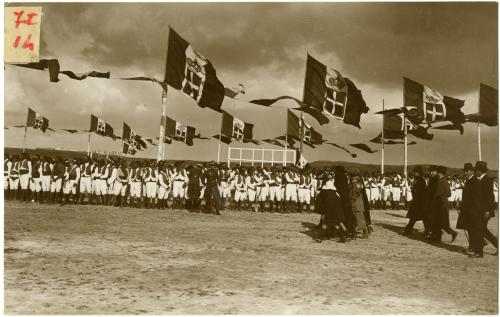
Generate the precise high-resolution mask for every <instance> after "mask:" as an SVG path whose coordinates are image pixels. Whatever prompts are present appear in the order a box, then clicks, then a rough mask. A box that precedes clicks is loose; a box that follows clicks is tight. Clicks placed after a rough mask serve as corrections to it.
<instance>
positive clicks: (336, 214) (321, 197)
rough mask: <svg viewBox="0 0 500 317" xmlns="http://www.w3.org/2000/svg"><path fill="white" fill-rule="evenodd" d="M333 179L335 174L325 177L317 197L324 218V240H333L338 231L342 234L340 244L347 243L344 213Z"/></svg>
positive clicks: (325, 175) (327, 174)
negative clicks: (335, 232)
mask: <svg viewBox="0 0 500 317" xmlns="http://www.w3.org/2000/svg"><path fill="white" fill-rule="evenodd" d="M333 179H334V173H325V174H324V175H323V179H322V186H321V189H320V192H319V194H318V197H317V207H318V210H319V211H320V213H321V217H322V221H321V224H322V229H323V230H325V231H324V232H325V235H324V238H326V239H329V238H331V237H332V236H333V233H334V231H335V230H336V231H338V232H339V233H340V242H345V241H346V235H345V234H346V228H345V226H344V212H343V210H342V203H341V200H340V196H339V195H338V193H337V191H336V188H335V185H334V181H333Z"/></svg>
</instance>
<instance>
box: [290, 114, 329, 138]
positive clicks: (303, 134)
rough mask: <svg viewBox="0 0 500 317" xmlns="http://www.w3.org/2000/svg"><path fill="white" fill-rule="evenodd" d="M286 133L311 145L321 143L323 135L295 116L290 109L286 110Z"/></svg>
mask: <svg viewBox="0 0 500 317" xmlns="http://www.w3.org/2000/svg"><path fill="white" fill-rule="evenodd" d="M287 134H288V137H290V138H292V139H295V140H298V141H300V140H301V139H302V141H303V142H304V143H305V144H307V145H309V146H311V147H314V145H320V144H322V143H323V136H322V135H321V134H320V133H319V132H317V131H316V130H314V128H312V127H311V125H309V124H307V123H306V122H305V121H304V119H303V118H299V117H297V116H296V115H295V114H293V112H291V111H290V110H288V119H287Z"/></svg>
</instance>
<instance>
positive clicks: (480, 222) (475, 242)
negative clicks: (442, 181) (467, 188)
mask: <svg viewBox="0 0 500 317" xmlns="http://www.w3.org/2000/svg"><path fill="white" fill-rule="evenodd" d="M487 172H488V166H487V163H486V162H483V161H478V162H476V165H475V166H474V173H475V175H476V177H477V179H478V184H479V186H478V187H479V190H478V194H479V206H478V210H477V213H476V215H475V216H476V220H477V221H476V222H475V223H476V224H477V225H476V226H475V227H474V229H473V230H472V231H471V244H472V249H473V251H474V253H473V254H471V255H470V257H474V258H477V257H482V256H483V248H484V243H483V240H484V239H486V240H488V241H489V242H490V243H491V244H493V246H494V247H495V248H497V253H496V254H498V239H497V238H496V237H495V236H494V235H493V234H492V233H491V232H490V230H489V229H488V221H489V220H490V218H492V217H494V216H495V196H494V195H493V179H492V178H491V177H489V176H488V175H487V174H486V173H487Z"/></svg>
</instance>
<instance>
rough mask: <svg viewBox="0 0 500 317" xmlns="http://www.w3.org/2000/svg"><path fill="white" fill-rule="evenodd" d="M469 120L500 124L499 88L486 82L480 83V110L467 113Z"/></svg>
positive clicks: (491, 125) (492, 124) (490, 124)
mask: <svg viewBox="0 0 500 317" xmlns="http://www.w3.org/2000/svg"><path fill="white" fill-rule="evenodd" d="M467 121H471V122H480V123H484V124H486V125H487V126H489V127H494V126H496V125H498V90H497V89H495V88H493V87H490V86H488V85H485V84H480V85H479V112H478V113H474V114H470V115H467Z"/></svg>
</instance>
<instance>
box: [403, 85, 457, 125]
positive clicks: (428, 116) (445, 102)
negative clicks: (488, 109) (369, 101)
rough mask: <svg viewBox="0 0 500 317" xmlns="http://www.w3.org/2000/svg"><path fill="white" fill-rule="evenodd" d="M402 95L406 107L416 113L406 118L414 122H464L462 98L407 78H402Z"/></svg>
mask: <svg viewBox="0 0 500 317" xmlns="http://www.w3.org/2000/svg"><path fill="white" fill-rule="evenodd" d="M403 83H404V84H403V86H404V87H403V97H404V107H406V109H410V110H411V109H415V110H416V112H415V113H416V115H409V116H408V119H409V120H410V121H411V122H413V123H416V124H422V123H424V124H431V123H434V122H439V121H451V122H452V123H454V124H462V123H464V122H465V115H464V113H463V112H462V107H463V106H464V103H465V102H464V100H460V99H457V98H453V97H449V96H443V95H442V94H441V93H439V92H437V91H435V90H433V89H431V88H429V87H427V86H424V85H422V84H420V83H418V82H416V81H413V80H411V79H409V78H406V77H404V78H403Z"/></svg>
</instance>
